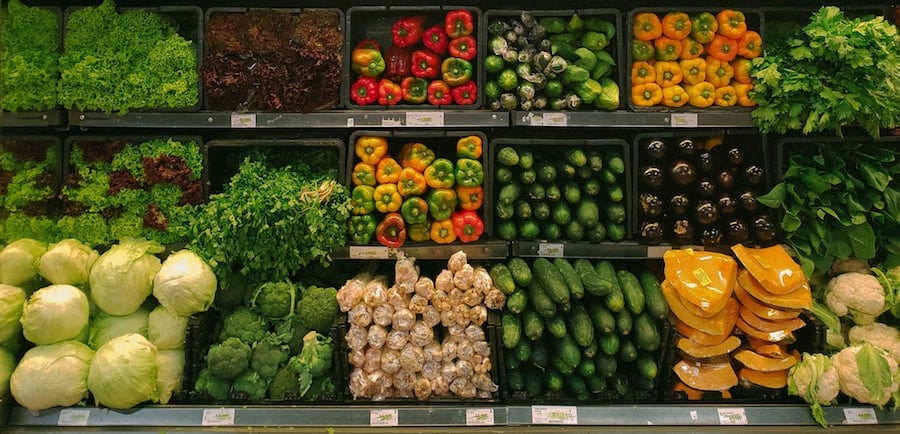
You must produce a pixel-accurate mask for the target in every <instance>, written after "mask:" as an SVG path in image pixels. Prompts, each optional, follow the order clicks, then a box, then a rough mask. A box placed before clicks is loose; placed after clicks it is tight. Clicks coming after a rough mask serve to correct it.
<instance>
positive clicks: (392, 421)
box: [369, 408, 397, 426]
mask: <svg viewBox="0 0 900 434" xmlns="http://www.w3.org/2000/svg"><path fill="white" fill-rule="evenodd" d="M369 426H397V409H395V408H393V409H388V410H370V411H369Z"/></svg>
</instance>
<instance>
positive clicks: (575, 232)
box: [563, 220, 584, 241]
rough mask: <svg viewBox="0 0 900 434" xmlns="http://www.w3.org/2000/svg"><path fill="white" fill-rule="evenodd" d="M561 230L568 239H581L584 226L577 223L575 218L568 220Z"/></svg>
mask: <svg viewBox="0 0 900 434" xmlns="http://www.w3.org/2000/svg"><path fill="white" fill-rule="evenodd" d="M563 232H564V233H565V234H566V238H567V239H568V240H570V241H581V240H582V239H584V226H581V223H578V221H577V220H572V221H570V222H569V224H567V225H566V227H565V229H564V230H563Z"/></svg>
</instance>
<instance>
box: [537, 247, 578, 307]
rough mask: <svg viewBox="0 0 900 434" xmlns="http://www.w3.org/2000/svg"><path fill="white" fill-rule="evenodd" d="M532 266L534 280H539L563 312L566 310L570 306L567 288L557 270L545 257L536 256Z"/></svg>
mask: <svg viewBox="0 0 900 434" xmlns="http://www.w3.org/2000/svg"><path fill="white" fill-rule="evenodd" d="M532 267H533V268H534V274H535V280H537V281H538V282H540V284H541V287H543V288H544V290H545V291H547V295H548V296H549V297H550V299H551V300H553V301H554V302H555V303H556V304H558V305H559V307H560V309H562V311H563V312H568V310H569V308H571V304H570V302H569V288H568V286H566V282H565V280H564V279H563V277H562V275H561V274H560V272H559V270H558V269H557V268H556V267H555V266H554V265H553V263H552V262H550V260H549V259H547V258H537V259H535V260H534V263H533V264H532Z"/></svg>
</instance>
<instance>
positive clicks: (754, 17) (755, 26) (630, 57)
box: [623, 6, 766, 113]
mask: <svg viewBox="0 0 900 434" xmlns="http://www.w3.org/2000/svg"><path fill="white" fill-rule="evenodd" d="M724 9H727V8H725V7H712V6H711V7H680V8H673V7H652V8H651V7H640V8H635V9H632V10H631V11H629V12H628V14H627V15H626V19H625V26H624V32H627V36H628V40H629V41H631V40H632V39H634V38H633V31H632V28H633V26H634V16H635V15H636V14H639V13H644V12H650V13H655V14H656V15H657V16H658V17H659V18H660V19H662V17H663V16H665V14H666V13H669V12H685V13H687V14H688V15H690V16H691V17H693V16H694V15H695V14H699V13H701V12H709V13H711V14H713V15H716V14H717V13H718V12H719V11H721V10H724ZM732 9H733V10H736V11H739V12H743V13H744V17H745V19H746V22H747V30H753V31H756V32H758V33H759V34H760V35H761V36H764V32H765V23H764V17H763V13H762V11H761V10H760V9H754V8H749V7H737V8H732ZM765 44H766V39H765V37H763V48H765ZM704 53H705V49H704ZM633 63H634V53H633V50H632V45H631V44H628V46H627V47H626V56H625V65H624V66H623V68H628V72H627V73H626V74H625V81H626V83H627V85H626V86H625V87H624V89H627V91H626V92H624V93H625V94H626V96H625V98H627V99H628V106H629V107H630V108H631V110H633V111H638V112H700V113H703V112H749V111H751V110H753V108H754V107H741V106H740V105H739V104H735V105H734V106H731V107H719V106H716V105H715V104H713V105H712V106H709V107H703V108H701V107H692V106H691V105H690V104H685V105H683V106H681V107H677V108H673V107H666V106H664V105H662V104H658V105H654V106H652V107H641V106H637V105H635V104H634V101H632V100H631V88H632V86H633V85H632V82H631V68H632V64H633ZM729 63H730V62H729Z"/></svg>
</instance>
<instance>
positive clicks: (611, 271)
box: [594, 260, 625, 312]
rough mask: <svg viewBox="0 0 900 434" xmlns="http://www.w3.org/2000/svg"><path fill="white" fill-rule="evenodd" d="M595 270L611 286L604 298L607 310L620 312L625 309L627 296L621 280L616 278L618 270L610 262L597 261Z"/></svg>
mask: <svg viewBox="0 0 900 434" xmlns="http://www.w3.org/2000/svg"><path fill="white" fill-rule="evenodd" d="M594 270H596V271H597V274H599V275H600V278H601V279H603V281H604V282H607V284H609V285H610V290H609V292H608V293H607V294H606V297H604V298H603V302H604V303H606V308H607V309H609V310H611V311H613V312H618V311H620V310H622V309H624V308H625V296H624V295H623V294H622V287H621V286H619V278H618V277H616V269H615V268H613V265H612V263H610V262H609V261H603V260H601V261H597V265H595V266H594Z"/></svg>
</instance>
